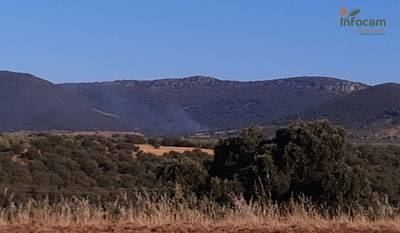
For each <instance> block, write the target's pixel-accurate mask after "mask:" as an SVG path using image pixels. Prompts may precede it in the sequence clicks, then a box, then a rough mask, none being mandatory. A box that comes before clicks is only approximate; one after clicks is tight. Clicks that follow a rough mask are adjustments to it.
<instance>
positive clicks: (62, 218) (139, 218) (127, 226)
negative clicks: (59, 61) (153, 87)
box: [0, 194, 400, 233]
mask: <svg viewBox="0 0 400 233" xmlns="http://www.w3.org/2000/svg"><path fill="white" fill-rule="evenodd" d="M234 200H235V201H234V205H233V206H231V207H227V206H220V205H218V204H216V203H214V202H212V201H209V200H198V199H196V198H188V199H186V200H185V201H182V199H180V198H167V197H165V196H164V197H158V198H152V197H150V196H149V195H143V194H138V195H137V197H136V198H135V201H130V200H127V199H126V196H122V197H121V198H120V199H118V200H116V201H115V202H112V203H106V204H104V203H103V204H92V203H90V202H89V201H88V200H85V199H69V200H61V201H60V202H57V203H55V204H50V203H49V202H48V201H40V202H37V201H33V200H32V201H29V202H27V203H25V204H20V205H16V204H11V205H10V206H9V207H8V208H5V209H0V232H85V233H92V232H400V217H399V216H398V215H394V214H393V209H391V208H386V209H385V210H384V211H382V212H380V214H379V215H376V216H375V217H374V218H371V217H367V216H368V212H362V211H361V212H360V213H359V214H355V215H352V216H350V215H349V214H346V213H343V212H340V213H338V214H336V215H334V216H331V215H328V214H327V213H323V212H321V211H318V210H317V209H318V208H317V206H314V205H313V204H311V203H310V202H308V201H305V200H301V201H293V202H291V203H289V204H287V205H285V206H278V205H276V204H273V203H265V204H260V203H247V202H245V201H244V200H243V199H242V198H235V199H234Z"/></svg>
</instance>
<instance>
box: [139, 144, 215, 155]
mask: <svg viewBox="0 0 400 233" xmlns="http://www.w3.org/2000/svg"><path fill="white" fill-rule="evenodd" d="M137 146H139V147H140V150H142V151H143V152H144V153H152V154H155V155H159V156H161V155H163V154H165V153H168V152H171V151H175V152H178V153H183V152H185V151H192V150H195V149H199V150H201V151H203V152H205V153H207V154H209V155H214V151H213V150H212V149H203V148H195V147H177V146H160V148H157V149H156V148H154V147H153V146H152V145H149V144H139V145H137Z"/></svg>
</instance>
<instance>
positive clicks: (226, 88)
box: [0, 71, 368, 133]
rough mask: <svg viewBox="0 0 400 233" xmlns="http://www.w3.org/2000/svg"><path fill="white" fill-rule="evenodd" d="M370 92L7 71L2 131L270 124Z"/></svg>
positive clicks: (289, 82)
mask: <svg viewBox="0 0 400 233" xmlns="http://www.w3.org/2000/svg"><path fill="white" fill-rule="evenodd" d="M367 87H368V86H367V85H365V84H361V83H355V82H350V81H346V80H340V79H335V78H327V77H297V78H288V79H278V80H269V81H252V82H238V81H223V80H218V79H215V78H211V77H205V76H193V77H187V78H182V79H160V80H152V81H137V80H124V81H112V82H95V83H72V84H52V83H51V82H48V81H46V80H43V79H40V78H37V77H35V76H33V75H30V74H23V73H14V72H7V71H2V72H0V131H12V130H140V131H143V132H153V133H182V132H194V131H198V130H207V129H221V128H240V127H245V126H249V125H252V124H264V123H271V122H273V121H276V120H278V119H282V118H285V117H287V116H290V115H293V114H298V113H301V112H304V111H305V110H307V109H310V108H313V107H316V106H320V105H322V104H324V103H327V102H330V101H333V100H335V99H337V98H346V97H347V96H349V95H350V96H352V95H353V93H357V92H358V91H359V90H363V89H365V88H367Z"/></svg>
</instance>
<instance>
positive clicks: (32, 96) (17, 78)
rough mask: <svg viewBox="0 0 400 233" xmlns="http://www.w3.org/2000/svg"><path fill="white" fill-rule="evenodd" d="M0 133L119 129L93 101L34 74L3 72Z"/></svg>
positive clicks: (0, 75) (0, 79)
mask: <svg viewBox="0 0 400 233" xmlns="http://www.w3.org/2000/svg"><path fill="white" fill-rule="evenodd" d="M0 109H1V110H0V130H2V131H12V130H51V129H58V130H63V129H101V128H109V127H114V126H115V127H118V126H119V124H118V122H116V121H115V120H113V119H110V118H109V117H105V116H103V115H101V114H99V113H96V112H95V111H93V107H92V106H91V105H90V104H89V101H88V100H87V99H86V98H85V97H82V96H79V95H77V94H76V93H71V92H70V91H67V90H65V89H63V88H60V87H59V86H56V85H54V84H52V83H50V82H48V81H45V80H43V79H39V78H37V77H35V76H33V75H30V74H24V73H14V72H7V71H1V72H0Z"/></svg>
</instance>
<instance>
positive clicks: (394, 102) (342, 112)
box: [294, 83, 400, 129]
mask: <svg viewBox="0 0 400 233" xmlns="http://www.w3.org/2000/svg"><path fill="white" fill-rule="evenodd" d="M294 118H301V119H305V120H311V119H320V118H326V119H329V120H331V121H333V122H335V123H338V124H340V125H343V126H345V127H348V128H355V129H357V128H374V127H377V128H380V127H390V126H391V125H393V126H396V125H399V124H400V84H395V83H387V84H382V85H377V86H373V87H369V88H367V89H364V90H361V91H357V92H354V93H351V94H349V95H347V96H343V97H341V98H337V99H334V100H332V101H329V102H327V103H324V104H322V105H320V106H317V107H313V108H311V109H309V110H307V111H305V112H303V113H300V114H298V115H296V116H295V117H294Z"/></svg>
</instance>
